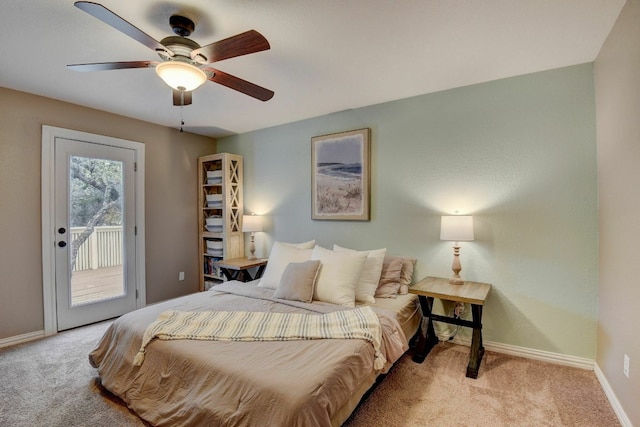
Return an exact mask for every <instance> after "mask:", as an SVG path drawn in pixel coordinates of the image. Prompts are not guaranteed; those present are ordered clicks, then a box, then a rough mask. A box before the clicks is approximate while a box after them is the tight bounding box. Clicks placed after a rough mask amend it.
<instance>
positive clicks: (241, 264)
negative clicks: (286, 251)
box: [213, 258, 267, 282]
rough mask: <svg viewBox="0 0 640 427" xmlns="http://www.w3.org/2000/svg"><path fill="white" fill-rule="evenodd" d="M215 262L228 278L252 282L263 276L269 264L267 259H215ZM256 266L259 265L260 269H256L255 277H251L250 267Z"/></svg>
mask: <svg viewBox="0 0 640 427" xmlns="http://www.w3.org/2000/svg"><path fill="white" fill-rule="evenodd" d="M213 264H214V265H215V266H217V267H219V268H220V271H222V274H224V277H226V278H227V280H239V281H241V282H250V281H252V280H256V279H259V278H261V277H262V273H264V269H265V267H266V266H267V259H266V258H263V259H260V258H258V259H254V260H248V259H247V258H234V259H223V260H222V261H215V262H214V263H213ZM254 267H258V271H256V275H255V276H254V277H251V273H249V269H250V268H254Z"/></svg>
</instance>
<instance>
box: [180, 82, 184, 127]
mask: <svg viewBox="0 0 640 427" xmlns="http://www.w3.org/2000/svg"><path fill="white" fill-rule="evenodd" d="M182 94H183V96H184V92H182ZM183 104H184V103H183ZM183 109H184V105H181V106H180V133H182V132H184V130H183V129H182V126H184V118H183V117H182V110H183Z"/></svg>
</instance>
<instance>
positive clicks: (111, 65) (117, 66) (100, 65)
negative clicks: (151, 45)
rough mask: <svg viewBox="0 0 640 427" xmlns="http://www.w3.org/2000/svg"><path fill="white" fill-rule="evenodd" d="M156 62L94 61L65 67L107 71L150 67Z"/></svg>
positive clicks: (79, 69) (77, 69) (76, 69)
mask: <svg viewBox="0 0 640 427" xmlns="http://www.w3.org/2000/svg"><path fill="white" fill-rule="evenodd" d="M157 63H158V61H124V62H95V63H92V64H71V65H67V68H69V69H70V70H73V71H108V70H124V69H127V68H150V67H153V66H155V65H156V64H157Z"/></svg>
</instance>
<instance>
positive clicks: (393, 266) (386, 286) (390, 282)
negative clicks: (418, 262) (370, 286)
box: [375, 256, 402, 298]
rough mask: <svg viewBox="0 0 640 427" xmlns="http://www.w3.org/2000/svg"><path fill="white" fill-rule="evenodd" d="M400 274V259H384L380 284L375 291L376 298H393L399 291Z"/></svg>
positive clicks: (387, 257)
mask: <svg viewBox="0 0 640 427" xmlns="http://www.w3.org/2000/svg"><path fill="white" fill-rule="evenodd" d="M401 273H402V259H401V258H398V257H389V256H386V257H384V262H383V263H382V273H381V274H380V282H378V288H377V289H376V294H375V297H376V298H395V297H396V294H397V293H398V289H400V275H401Z"/></svg>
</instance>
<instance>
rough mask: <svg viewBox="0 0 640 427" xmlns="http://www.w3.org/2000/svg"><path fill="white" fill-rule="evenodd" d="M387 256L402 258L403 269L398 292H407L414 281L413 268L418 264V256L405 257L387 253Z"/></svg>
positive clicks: (402, 293)
mask: <svg viewBox="0 0 640 427" xmlns="http://www.w3.org/2000/svg"><path fill="white" fill-rule="evenodd" d="M385 258H389V260H388V261H391V259H396V258H397V259H400V260H402V271H401V272H400V287H399V288H398V293H399V294H401V295H404V294H407V293H408V292H409V286H411V283H412V282H413V270H414V269H415V265H416V261H417V259H416V258H411V257H404V256H394V255H386V256H385Z"/></svg>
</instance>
